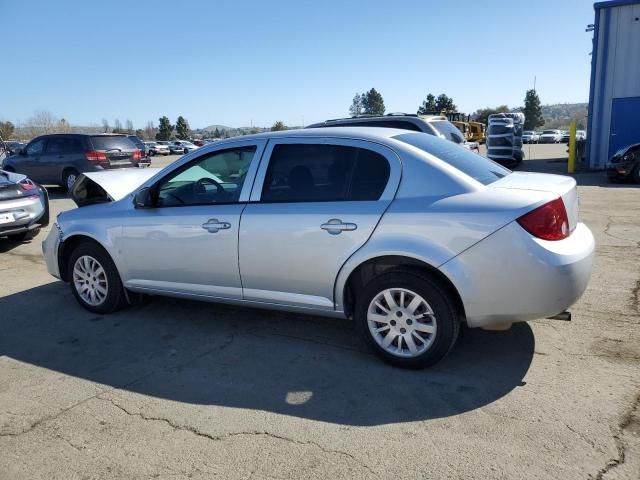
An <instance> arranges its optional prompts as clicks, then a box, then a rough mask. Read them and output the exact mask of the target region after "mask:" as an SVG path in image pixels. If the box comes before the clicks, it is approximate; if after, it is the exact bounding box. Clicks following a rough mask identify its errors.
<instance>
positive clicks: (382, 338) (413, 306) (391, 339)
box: [367, 288, 438, 358]
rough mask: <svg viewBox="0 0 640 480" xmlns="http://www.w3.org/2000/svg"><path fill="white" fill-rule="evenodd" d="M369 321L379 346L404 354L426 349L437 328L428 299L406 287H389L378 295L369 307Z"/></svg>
mask: <svg viewBox="0 0 640 480" xmlns="http://www.w3.org/2000/svg"><path fill="white" fill-rule="evenodd" d="M367 325H368V327H369V332H370V333H371V336H372V337H373V339H374V340H375V341H376V343H377V344H378V345H379V346H380V347H382V348H383V349H384V350H385V351H386V352H388V353H390V354H392V355H396V356H399V357H405V358H412V357H417V356H419V355H421V354H423V353H424V352H426V351H427V350H428V349H429V348H430V347H431V345H432V344H433V342H434V340H435V336H436V332H437V328H438V327H437V321H436V316H435V314H434V313H433V309H432V308H431V306H430V305H429V303H428V302H427V301H426V300H425V299H424V298H422V297H421V296H420V295H418V294H417V293H415V292H413V291H411V290H407V289H404V288H388V289H385V290H383V291H382V292H380V293H379V294H378V295H376V296H375V297H374V298H373V300H372V301H371V303H370V304H369V308H368V310H367Z"/></svg>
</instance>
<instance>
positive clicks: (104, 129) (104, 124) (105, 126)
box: [102, 118, 109, 133]
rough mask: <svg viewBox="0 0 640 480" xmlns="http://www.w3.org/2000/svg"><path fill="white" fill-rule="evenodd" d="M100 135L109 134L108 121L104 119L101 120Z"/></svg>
mask: <svg viewBox="0 0 640 480" xmlns="http://www.w3.org/2000/svg"><path fill="white" fill-rule="evenodd" d="M102 133H109V121H108V120H107V119H106V118H103V119H102Z"/></svg>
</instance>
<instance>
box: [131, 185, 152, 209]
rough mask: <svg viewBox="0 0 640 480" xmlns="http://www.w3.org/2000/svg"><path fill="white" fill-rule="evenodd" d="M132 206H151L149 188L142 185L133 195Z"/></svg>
mask: <svg viewBox="0 0 640 480" xmlns="http://www.w3.org/2000/svg"><path fill="white" fill-rule="evenodd" d="M133 206H134V207H135V208H151V207H153V199H152V198H151V189H150V188H149V187H144V188H141V189H140V190H138V191H137V192H136V194H135V196H134V197H133Z"/></svg>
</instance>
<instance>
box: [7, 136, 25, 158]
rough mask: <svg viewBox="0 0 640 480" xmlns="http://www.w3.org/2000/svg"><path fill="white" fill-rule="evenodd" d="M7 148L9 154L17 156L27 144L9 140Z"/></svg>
mask: <svg viewBox="0 0 640 480" xmlns="http://www.w3.org/2000/svg"><path fill="white" fill-rule="evenodd" d="M4 144H5V147H6V149H7V152H6V153H8V154H9V155H15V154H16V153H18V152H19V151H20V150H22V149H23V148H24V147H26V146H27V144H26V143H22V142H17V141H15V140H9V141H8V142H4Z"/></svg>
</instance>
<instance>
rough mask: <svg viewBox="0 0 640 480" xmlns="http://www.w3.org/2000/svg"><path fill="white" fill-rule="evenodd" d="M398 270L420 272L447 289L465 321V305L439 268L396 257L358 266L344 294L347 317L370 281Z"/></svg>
mask: <svg viewBox="0 0 640 480" xmlns="http://www.w3.org/2000/svg"><path fill="white" fill-rule="evenodd" d="M396 269H403V270H408V271H414V272H419V273H421V274H422V275H427V276H429V277H431V278H432V279H433V280H434V281H436V282H437V283H438V285H439V286H440V287H441V288H443V289H445V290H446V291H447V292H448V293H449V294H450V295H451V298H452V299H453V301H454V303H455V306H456V310H457V311H458V314H459V316H460V320H461V321H464V319H465V312H464V304H463V303H462V299H461V298H460V294H459V293H458V290H457V289H456V287H455V286H454V285H453V283H451V280H449V279H448V278H447V277H446V276H445V275H444V274H443V273H442V272H440V271H439V270H438V269H437V268H435V267H433V266H431V265H429V264H428V263H425V262H422V261H420V260H416V259H415V258H410V257H402V256H395V255H393V256H384V257H376V258H372V259H370V260H367V261H366V262H364V263H362V264H360V265H358V267H357V268H356V269H355V270H354V271H353V272H351V274H350V275H349V278H348V279H347V283H346V284H345V287H344V292H343V298H344V310H345V313H346V314H347V316H351V315H352V314H353V311H354V307H355V304H356V300H357V294H358V292H361V291H362V289H363V287H364V286H365V285H366V284H367V283H368V282H369V281H371V280H372V279H373V278H375V277H377V276H379V275H381V274H382V273H384V272H386V271H388V270H396Z"/></svg>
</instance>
